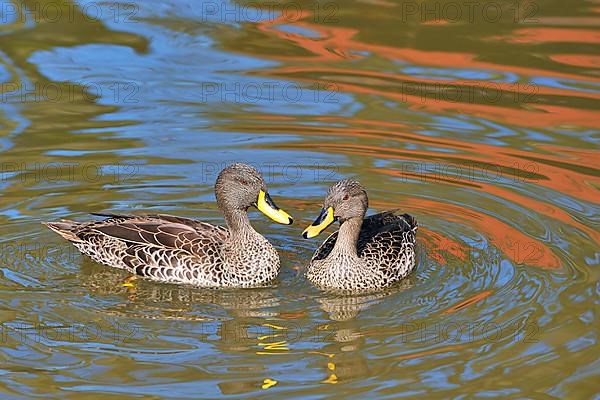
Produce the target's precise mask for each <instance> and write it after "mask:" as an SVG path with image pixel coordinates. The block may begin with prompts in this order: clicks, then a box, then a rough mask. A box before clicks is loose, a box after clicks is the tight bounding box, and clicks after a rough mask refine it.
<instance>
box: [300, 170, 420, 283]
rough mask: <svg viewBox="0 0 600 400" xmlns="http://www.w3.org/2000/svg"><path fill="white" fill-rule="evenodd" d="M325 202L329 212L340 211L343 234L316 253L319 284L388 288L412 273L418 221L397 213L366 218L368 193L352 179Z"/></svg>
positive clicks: (311, 274)
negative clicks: (332, 209)
mask: <svg viewBox="0 0 600 400" xmlns="http://www.w3.org/2000/svg"><path fill="white" fill-rule="evenodd" d="M344 196H346V197H344ZM353 198H354V199H355V201H354V202H352V199H353ZM348 202H349V204H345V203H348ZM324 204H325V207H324V208H327V207H329V206H333V208H334V209H336V208H337V209H338V210H340V211H339V214H336V218H339V220H340V230H338V231H336V232H334V233H333V234H331V235H330V236H329V237H328V238H327V239H326V240H325V241H324V242H323V244H322V245H321V246H320V247H319V248H318V249H317V251H316V252H315V254H314V255H313V257H312V259H311V261H310V264H309V266H308V269H307V271H306V276H307V278H308V279H309V280H310V281H311V282H312V283H313V284H315V285H316V286H318V287H321V288H324V289H335V290H342V291H373V290H380V289H384V288H387V287H389V286H391V285H393V284H395V283H396V282H398V281H400V280H401V279H403V278H405V277H406V276H407V275H408V274H410V273H411V272H412V270H413V269H414V267H415V250H414V247H415V240H416V237H415V235H416V231H417V228H418V224H417V221H416V220H415V219H414V218H413V217H411V216H410V215H408V214H399V213H398V212H397V211H396V210H394V211H386V212H382V213H379V214H375V215H371V216H369V217H366V218H364V214H365V212H366V210H367V207H368V199H367V195H366V192H364V189H362V186H360V184H359V183H358V182H356V181H350V180H344V181H341V182H338V183H337V184H336V185H334V186H333V187H332V188H331V189H330V190H329V192H328V194H327V197H326V200H325V203H324ZM336 212H337V211H336Z"/></svg>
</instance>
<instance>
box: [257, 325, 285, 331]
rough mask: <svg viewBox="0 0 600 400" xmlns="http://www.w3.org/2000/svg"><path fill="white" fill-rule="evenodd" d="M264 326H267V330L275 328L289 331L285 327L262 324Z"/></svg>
mask: <svg viewBox="0 0 600 400" xmlns="http://www.w3.org/2000/svg"><path fill="white" fill-rule="evenodd" d="M262 326H266V327H267V328H273V329H279V330H281V329H287V328H286V327H285V326H277V325H272V324H262Z"/></svg>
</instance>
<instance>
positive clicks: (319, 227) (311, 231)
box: [302, 207, 335, 239]
mask: <svg viewBox="0 0 600 400" xmlns="http://www.w3.org/2000/svg"><path fill="white" fill-rule="evenodd" d="M333 221H335V217H334V216H333V207H329V208H327V209H325V208H324V209H322V210H321V214H320V215H319V216H318V217H317V219H316V220H315V222H313V223H312V225H311V226H309V227H308V228H306V229H305V230H304V232H302V237H304V239H310V238H313V237H315V236H317V235H318V234H319V233H321V232H323V231H324V230H325V229H326V228H327V227H328V226H329V225H331V224H332V223H333Z"/></svg>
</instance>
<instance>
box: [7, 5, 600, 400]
mask: <svg viewBox="0 0 600 400" xmlns="http://www.w3.org/2000/svg"><path fill="white" fill-rule="evenodd" d="M2 6H3V10H2V11H3V12H2V16H1V22H2V25H0V35H1V36H0V60H1V64H0V89H1V90H0V92H1V96H2V97H1V101H0V153H1V155H0V157H1V158H0V188H1V192H0V237H1V239H0V240H1V243H0V254H1V257H2V258H1V260H0V310H1V311H0V343H1V346H0V359H1V360H2V363H1V366H0V393H3V398H12V397H14V398H19V397H29V398H31V397H40V398H44V399H47V398H78V399H83V398H102V397H108V396H110V395H115V394H118V395H119V397H120V398H139V397H142V396H148V397H152V398H160V397H164V398H175V397H177V398H216V397H226V398H242V397H258V396H271V397H286V398H315V399H316V398H328V397H332V396H344V397H347V398H363V397H364V396H365V395H366V393H369V395H370V396H375V397H376V398H378V399H379V398H381V399H383V398H390V399H395V398H400V397H417V396H426V397H427V398H448V397H457V398H464V397H465V393H475V392H478V393H479V395H480V396H481V397H485V396H502V397H514V398H540V399H541V398H594V397H598V395H599V393H600V387H599V386H598V383H597V382H598V370H599V369H600V358H599V357H598V354H599V350H600V349H599V346H598V321H597V319H596V318H597V311H596V312H595V311H594V310H597V307H598V303H599V301H598V294H599V292H600V287H599V286H598V278H599V273H598V264H599V262H600V258H599V257H600V256H599V252H598V245H599V244H600V233H599V231H598V226H599V225H598V224H599V222H600V221H599V214H600V213H599V211H600V206H599V202H598V199H599V198H600V196H599V193H598V192H599V189H600V163H599V161H598V160H599V159H600V151H599V150H598V138H599V136H598V132H599V128H600V118H599V110H600V51H599V50H598V44H599V43H600V30H599V29H598V26H599V24H600V6H599V5H598V3H597V2H594V1H582V0H575V1H570V2H559V1H534V2H521V3H515V2H509V1H497V2H492V3H486V6H485V8H484V5H481V6H478V7H475V8H471V9H469V6H467V5H465V4H462V3H457V2H449V1H435V2H434V1H424V2H409V1H392V0H377V1H371V0H369V1H366V0H365V1H354V2H337V1H332V2H320V3H316V2H310V1H299V2H293V3H291V2H290V3H277V2H276V3H274V5H273V4H272V3H268V2H265V3H261V2H251V3H244V2H237V3H233V2H220V1H218V2H198V3H196V2H194V3H186V2H182V1H176V0H171V1H162V2H160V3H158V2H133V3H128V2H101V3H97V2H90V1H81V2H73V3H70V2H66V1H65V2H63V1H61V2H57V1H52V0H43V1H38V0H36V1H30V0H25V1H16V2H12V3H11V2H10V1H9V2H4V3H3V5H2ZM233 161H242V162H249V163H252V164H253V165H255V166H257V167H258V168H259V169H260V170H261V171H262V172H263V174H264V176H265V179H266V180H267V183H268V185H269V187H270V191H271V194H272V195H273V197H274V199H275V200H276V201H277V203H278V204H279V205H280V206H282V207H283V208H284V209H286V210H287V211H289V212H290V213H291V214H292V215H293V216H294V217H295V219H296V221H297V222H296V223H295V224H294V225H292V226H281V225H277V224H275V223H272V222H270V221H269V220H267V219H266V218H265V217H264V216H262V215H260V214H259V213H257V212H252V215H251V217H252V220H253V224H254V226H255V227H256V229H257V230H259V231H260V232H262V233H264V234H265V236H267V237H268V238H269V240H271V241H272V243H274V245H275V246H276V247H277V248H278V249H279V251H280V254H281V258H282V266H283V270H282V274H281V276H280V279H279V280H278V281H277V282H276V283H275V284H274V285H273V286H272V287H268V288H263V289H256V290H243V291H231V290H223V291H220V290H204V289H198V288H193V287H187V286H175V285H165V284H158V283H152V282H148V281H143V280H142V281H137V282H136V283H135V285H134V286H133V287H127V286H123V282H124V280H125V279H126V278H127V277H128V275H127V274H125V273H123V272H121V271H116V270H112V269H109V268H106V267H103V266H100V265H97V264H95V263H93V262H92V261H90V260H89V259H87V258H85V257H84V256H81V255H80V254H79V253H78V252H77V251H76V250H75V249H74V248H72V247H71V246H69V245H68V243H66V242H65V241H63V240H62V239H61V238H59V237H57V236H56V235H54V234H53V233H52V232H49V231H48V230H46V229H44V227H42V226H41V225H40V224H39V222H40V221H42V220H56V219H60V218H74V219H82V220H83V219H85V218H88V217H87V215H86V213H88V212H91V211H112V212H127V213H142V212H144V211H148V212H158V211H160V212H165V213H171V214H177V215H183V216H190V217H195V218H200V219H203V220H205V221H208V222H212V223H222V219H221V216H220V214H219V212H218V209H217V208H216V205H215V203H214V195H213V193H212V185H213V182H214V179H215V177H216V175H217V173H218V171H219V170H220V169H221V168H222V167H223V166H225V165H226V164H227V163H229V162H233ZM341 177H354V178H357V179H359V180H360V181H361V182H362V183H363V184H364V185H365V186H366V187H367V189H368V192H369V198H370V206H371V209H372V212H375V211H380V210H384V209H387V208H396V207H400V208H402V209H403V210H404V211H406V212H408V213H410V214H412V215H414V216H415V217H416V218H417V220H418V221H419V224H420V229H419V233H418V247H417V252H418V265H417V269H416V271H415V272H414V273H413V274H412V275H411V276H410V278H408V279H407V280H405V281H404V282H403V283H402V284H401V285H400V287H398V288H396V289H395V290H393V291H392V292H388V293H381V294H371V295H363V296H345V297H343V296H335V295H330V294H326V293H323V292H320V291H318V290H316V289H314V288H313V287H311V285H310V284H308V283H307V282H306V281H305V280H304V279H303V278H302V276H298V274H297V271H298V270H299V269H300V270H301V269H302V267H303V266H305V265H306V262H307V260H308V259H309V257H310V255H311V254H312V252H313V251H314V249H315V248H316V246H317V245H318V243H319V241H318V240H312V241H307V240H303V239H301V238H300V233H301V231H302V229H303V228H304V226H305V225H306V224H308V223H310V221H312V219H314V217H315V216H316V214H317V213H318V210H319V208H320V202H321V200H322V197H323V195H324V193H325V191H326V190H327V188H328V187H329V186H330V185H331V184H332V183H334V182H335V181H336V180H338V179H340V178H341ZM324 238H325V236H323V237H322V238H320V239H321V240H322V239H324Z"/></svg>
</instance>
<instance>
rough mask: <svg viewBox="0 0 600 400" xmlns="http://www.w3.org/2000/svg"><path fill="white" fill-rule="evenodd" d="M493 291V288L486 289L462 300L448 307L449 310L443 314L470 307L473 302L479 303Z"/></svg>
mask: <svg viewBox="0 0 600 400" xmlns="http://www.w3.org/2000/svg"><path fill="white" fill-rule="evenodd" d="M492 293H493V290H484V291H483V292H481V293H478V294H476V295H475V296H472V297H469V298H468V299H466V300H464V301H461V302H460V303H458V304H456V305H454V306H452V307H450V308H448V309H447V310H445V311H443V312H442V314H451V313H453V312H456V311H458V310H462V309H463V308H465V307H468V306H470V305H471V304H474V303H477V302H478V301H481V300H483V299H485V298H486V297H488V296H489V295H491V294H492Z"/></svg>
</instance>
